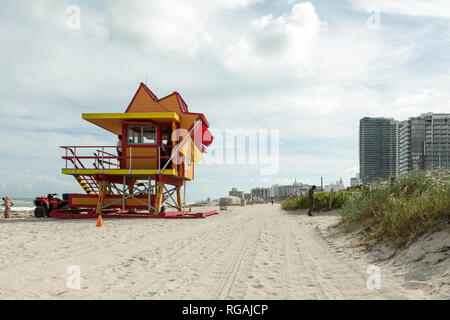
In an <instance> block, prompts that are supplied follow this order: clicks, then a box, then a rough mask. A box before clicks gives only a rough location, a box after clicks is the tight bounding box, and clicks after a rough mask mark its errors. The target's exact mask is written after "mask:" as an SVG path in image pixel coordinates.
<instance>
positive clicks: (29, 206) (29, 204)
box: [0, 196, 35, 212]
mask: <svg viewBox="0 0 450 320" xmlns="http://www.w3.org/2000/svg"><path fill="white" fill-rule="evenodd" d="M1 198H3V196H1V197H0V212H4V211H5V207H4V206H3V201H2V199H1ZM10 199H11V201H12V203H14V205H13V206H12V207H11V210H12V211H26V210H34V208H35V206H34V203H33V200H34V199H32V198H10Z"/></svg>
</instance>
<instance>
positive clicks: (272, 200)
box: [272, 197, 273, 205]
mask: <svg viewBox="0 0 450 320" xmlns="http://www.w3.org/2000/svg"><path fill="white" fill-rule="evenodd" d="M272 205H273V197H272Z"/></svg>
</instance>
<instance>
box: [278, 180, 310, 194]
mask: <svg viewBox="0 0 450 320" xmlns="http://www.w3.org/2000/svg"><path fill="white" fill-rule="evenodd" d="M308 188H309V186H308V185H306V184H302V183H298V182H297V179H295V180H294V183H293V184H292V185H278V184H275V185H273V186H272V187H271V188H270V189H271V193H272V196H273V197H275V198H281V197H288V196H290V195H292V194H297V195H302V194H304V193H306V192H307V191H308Z"/></svg>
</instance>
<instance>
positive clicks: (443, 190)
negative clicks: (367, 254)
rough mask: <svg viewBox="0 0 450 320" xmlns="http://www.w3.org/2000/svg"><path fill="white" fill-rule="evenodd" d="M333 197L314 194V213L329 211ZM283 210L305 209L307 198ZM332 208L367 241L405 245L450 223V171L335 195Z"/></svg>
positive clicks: (348, 227)
mask: <svg viewBox="0 0 450 320" xmlns="http://www.w3.org/2000/svg"><path fill="white" fill-rule="evenodd" d="M329 201H330V194H329V193H326V192H323V193H318V194H315V195H314V210H315V211H320V210H324V209H328V208H329ZM281 207H282V209H284V210H297V209H306V208H308V207H309V201H308V196H302V197H298V198H296V199H291V200H287V201H284V202H283V203H282V204H281ZM332 208H333V209H336V208H342V210H341V216H342V219H341V222H340V225H341V226H342V227H344V229H345V230H346V231H356V230H362V232H363V233H364V234H365V235H366V237H367V238H368V240H385V241H387V242H390V243H391V244H393V245H396V246H404V245H405V244H407V243H408V242H410V241H412V240H414V239H416V238H417V237H418V236H420V235H422V234H424V233H427V232H432V231H435V230H436V231H437V230H440V229H443V228H445V227H447V226H448V225H449V223H450V171H449V170H436V171H415V172H413V173H410V174H408V175H405V176H400V177H397V178H396V179H391V180H387V181H381V182H377V183H372V184H370V185H367V186H363V187H362V188H361V189H354V190H351V191H341V192H338V193H336V194H334V195H333V202H332Z"/></svg>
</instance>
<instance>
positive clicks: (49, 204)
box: [34, 193, 69, 218]
mask: <svg viewBox="0 0 450 320" xmlns="http://www.w3.org/2000/svg"><path fill="white" fill-rule="evenodd" d="M56 195H57V194H56V193H51V194H50V193H49V194H48V195H47V197H43V196H41V197H36V199H34V205H35V206H36V208H35V209H34V216H35V217H36V218H44V217H50V212H51V211H52V210H53V209H61V208H63V207H65V206H67V204H68V203H69V201H68V199H67V194H63V199H62V200H61V199H59V198H57V197H55V196H56Z"/></svg>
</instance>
